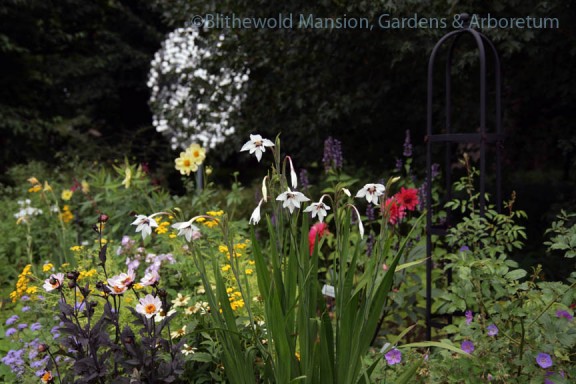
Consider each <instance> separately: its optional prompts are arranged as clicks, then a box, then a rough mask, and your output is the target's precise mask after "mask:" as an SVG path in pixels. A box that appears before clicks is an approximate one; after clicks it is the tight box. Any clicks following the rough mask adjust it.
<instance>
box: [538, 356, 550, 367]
mask: <svg viewBox="0 0 576 384" xmlns="http://www.w3.org/2000/svg"><path fill="white" fill-rule="evenodd" d="M536 363H538V365H539V366H540V367H542V368H550V367H551V366H552V357H550V355H549V354H547V353H543V352H540V353H539V354H538V356H536Z"/></svg>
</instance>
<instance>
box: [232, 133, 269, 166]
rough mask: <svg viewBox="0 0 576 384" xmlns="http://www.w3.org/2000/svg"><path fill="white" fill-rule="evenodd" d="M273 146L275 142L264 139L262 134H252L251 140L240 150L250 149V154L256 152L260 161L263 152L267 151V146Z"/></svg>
mask: <svg viewBox="0 0 576 384" xmlns="http://www.w3.org/2000/svg"><path fill="white" fill-rule="evenodd" d="M273 146H274V143H273V142H272V141H271V140H268V139H263V138H262V136H260V135H250V141H248V142H246V144H244V145H243V146H242V148H241V149H240V152H242V151H250V154H252V153H254V154H255V155H256V159H258V161H260V159H262V153H264V152H266V147H273Z"/></svg>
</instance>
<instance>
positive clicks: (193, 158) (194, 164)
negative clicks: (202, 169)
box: [174, 143, 206, 176]
mask: <svg viewBox="0 0 576 384" xmlns="http://www.w3.org/2000/svg"><path fill="white" fill-rule="evenodd" d="M205 158H206V150H205V149H204V148H202V147H201V146H200V145H198V144H195V143H194V144H192V145H190V146H189V147H188V148H186V151H185V152H180V157H179V158H177V159H176V160H174V163H175V164H176V170H177V171H180V173H181V174H182V175H186V176H190V172H196V171H197V170H198V166H200V164H202V162H203V161H204V159H205Z"/></svg>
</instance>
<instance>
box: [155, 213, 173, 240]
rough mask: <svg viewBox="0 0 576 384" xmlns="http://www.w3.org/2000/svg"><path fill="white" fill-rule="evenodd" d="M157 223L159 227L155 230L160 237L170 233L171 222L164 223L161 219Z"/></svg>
mask: <svg viewBox="0 0 576 384" xmlns="http://www.w3.org/2000/svg"><path fill="white" fill-rule="evenodd" d="M170 217H172V216H170ZM156 222H157V223H158V226H157V227H156V228H155V229H154V232H156V233H157V234H159V235H162V234H164V233H168V228H169V227H170V222H169V221H162V218H160V219H158V220H157V221H156Z"/></svg>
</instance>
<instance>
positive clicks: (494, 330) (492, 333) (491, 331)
mask: <svg viewBox="0 0 576 384" xmlns="http://www.w3.org/2000/svg"><path fill="white" fill-rule="evenodd" d="M486 331H488V336H496V335H497V334H498V327H497V326H496V325H494V324H490V325H489V326H487V327H486Z"/></svg>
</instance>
